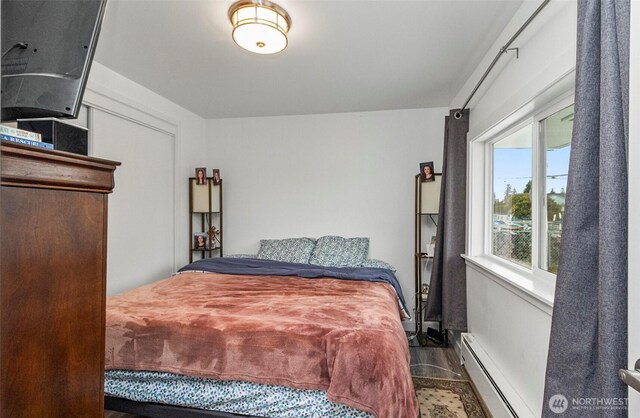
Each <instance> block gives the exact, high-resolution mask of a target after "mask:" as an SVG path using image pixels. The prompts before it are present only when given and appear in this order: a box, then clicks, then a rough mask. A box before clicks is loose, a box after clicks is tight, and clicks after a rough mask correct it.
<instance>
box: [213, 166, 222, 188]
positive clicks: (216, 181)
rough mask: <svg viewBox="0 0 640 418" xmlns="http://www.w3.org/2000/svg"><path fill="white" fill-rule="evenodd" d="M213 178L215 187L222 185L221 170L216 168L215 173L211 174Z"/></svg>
mask: <svg viewBox="0 0 640 418" xmlns="http://www.w3.org/2000/svg"><path fill="white" fill-rule="evenodd" d="M211 178H212V179H213V185H214V186H219V185H220V169H218V168H214V169H213V173H212V174H211Z"/></svg>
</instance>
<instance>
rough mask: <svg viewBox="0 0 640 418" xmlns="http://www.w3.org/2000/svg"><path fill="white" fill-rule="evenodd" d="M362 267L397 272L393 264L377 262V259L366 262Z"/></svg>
mask: <svg viewBox="0 0 640 418" xmlns="http://www.w3.org/2000/svg"><path fill="white" fill-rule="evenodd" d="M361 267H374V268H377V269H387V270H391V271H392V272H394V273H395V272H396V268H395V267H393V266H392V265H391V264H389V263H386V262H384V261H382V260H376V259H375V258H372V259H368V260H364V263H362V266H361Z"/></svg>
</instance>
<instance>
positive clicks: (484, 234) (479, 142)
mask: <svg viewBox="0 0 640 418" xmlns="http://www.w3.org/2000/svg"><path fill="white" fill-rule="evenodd" d="M572 81H573V80H572V79H571V78H570V77H567V78H566V79H564V80H561V82H559V83H558V84H557V85H555V86H552V88H550V89H548V90H547V91H544V92H542V93H541V94H540V95H539V96H538V97H536V98H534V99H533V100H531V101H530V102H528V103H526V104H524V105H523V106H521V107H520V108H518V109H517V110H516V111H514V112H513V113H511V114H510V115H508V116H507V117H505V118H504V119H502V120H501V121H500V122H498V123H496V124H495V125H494V126H492V127H490V128H489V129H487V130H485V131H484V132H482V133H480V134H479V135H477V136H476V137H475V138H473V139H472V140H470V141H469V162H468V173H469V174H468V175H469V176H470V180H469V181H468V182H467V183H468V185H467V187H468V194H467V196H468V207H467V208H468V214H467V220H468V241H467V253H466V254H465V255H464V258H465V260H466V261H467V263H470V264H471V265H476V266H479V267H481V268H482V269H483V270H485V271H487V272H493V275H494V279H497V280H498V281H500V282H507V283H508V284H509V285H510V286H511V287H514V288H516V289H517V290H518V293H519V294H522V295H524V296H526V297H525V298H526V299H530V300H531V301H532V302H534V303H536V304H537V303H540V302H542V303H543V305H545V306H547V307H551V306H553V298H554V293H555V282H556V280H555V278H556V275H555V274H553V273H550V272H548V271H546V270H543V269H542V268H541V265H542V264H541V262H540V257H541V256H543V255H544V250H543V249H542V248H541V247H542V246H544V245H546V244H545V242H543V241H542V240H541V237H542V236H541V232H542V231H541V226H542V222H543V216H544V213H546V212H545V211H546V206H547V204H546V198H544V196H543V194H545V193H544V192H545V190H544V189H545V185H546V182H545V181H544V179H542V178H540V176H542V175H544V176H546V155H545V152H546V148H545V142H546V140H545V138H544V137H543V132H542V129H541V122H542V120H544V119H545V118H547V117H549V116H551V115H553V114H554V113H556V112H557V111H559V110H562V109H564V108H565V107H567V106H570V105H571V104H573V103H574V102H575V96H574V85H573V82H572ZM528 124H531V125H532V134H531V135H532V136H531V146H532V152H531V154H532V161H531V175H532V184H531V190H532V196H531V205H532V214H531V215H532V218H531V228H532V237H531V238H532V248H531V251H532V253H531V258H532V263H531V268H528V267H525V266H521V265H518V264H516V263H514V262H511V261H509V260H507V259H504V258H501V257H498V256H496V255H493V254H492V231H493V229H492V227H493V144H495V143H496V142H498V141H500V140H501V139H504V138H505V137H506V136H508V135H509V134H511V133H513V132H516V131H517V130H519V129H522V128H523V127H525V126H526V125H528ZM474 176H480V177H481V178H480V179H477V178H476V179H474V178H473V177H474ZM480 184H481V185H482V188H481V189H479V188H478V189H477V190H473V187H474V185H480ZM480 190H482V191H480ZM545 196H546V194H545ZM541 197H542V199H541Z"/></svg>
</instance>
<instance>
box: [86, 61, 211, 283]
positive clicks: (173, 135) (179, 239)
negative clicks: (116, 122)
mask: <svg viewBox="0 0 640 418" xmlns="http://www.w3.org/2000/svg"><path fill="white" fill-rule="evenodd" d="M84 103H85V104H86V105H87V106H89V108H94V109H99V111H100V112H104V113H107V114H109V115H111V116H114V117H117V118H119V119H121V120H123V121H127V122H132V123H131V126H132V129H131V131H130V136H129V137H127V138H122V135H119V138H117V139H115V138H114V139H111V138H110V137H109V135H108V127H104V128H103V129H101V130H100V131H101V132H106V133H107V134H100V135H97V136H95V137H93V136H91V141H92V143H91V144H90V153H91V154H92V155H94V156H96V157H107V156H105V155H100V154H99V150H101V149H103V150H104V149H109V150H110V151H109V155H108V158H110V159H114V160H122V161H125V163H126V161H128V160H131V158H130V157H131V155H130V153H131V152H132V150H134V149H137V150H138V151H137V152H138V153H142V154H144V147H147V148H149V150H150V154H151V153H153V152H152V151H151V146H153V144H152V143H149V142H148V141H149V137H145V138H143V137H142V136H141V135H137V134H136V132H137V131H136V129H137V128H136V129H134V127H138V128H140V127H145V128H148V129H150V130H157V131H158V132H159V133H161V134H162V135H159V137H160V138H166V137H167V136H168V137H170V139H169V141H171V145H170V147H171V148H172V154H173V156H172V159H169V160H164V161H165V164H163V166H161V167H162V168H161V169H162V170H166V172H165V173H163V175H162V176H158V178H165V179H167V178H168V179H169V180H168V181H166V180H165V182H167V183H169V184H166V185H164V186H165V187H166V188H169V189H172V190H174V192H172V193H173V194H174V197H173V199H171V200H172V201H171V202H169V203H166V204H171V205H173V206H174V210H173V211H168V210H164V211H163V213H165V214H167V213H172V215H171V216H170V217H169V216H168V215H165V216H164V217H165V218H166V219H163V220H162V221H161V222H163V223H164V225H163V226H162V227H161V228H158V229H150V228H148V227H146V226H141V225H137V224H136V223H135V222H131V219H130V217H129V216H126V215H119V217H117V218H114V217H110V219H109V222H110V225H109V228H110V230H111V229H113V228H115V227H118V229H119V233H118V234H117V239H118V241H120V242H110V246H118V245H119V244H124V243H127V242H144V243H147V244H145V245H148V246H150V247H153V245H154V242H162V243H165V244H166V243H167V242H169V243H170V245H171V247H172V250H171V254H167V251H164V250H163V251H158V252H154V251H147V252H145V254H144V257H139V258H140V259H139V260H137V262H139V263H143V264H146V265H147V266H148V268H149V270H148V271H149V272H150V273H149V274H147V275H145V274H140V275H136V276H135V277H124V276H123V275H122V273H121V272H123V271H127V268H128V267H130V266H128V265H123V264H128V263H131V260H124V259H122V258H121V257H115V258H114V257H111V258H109V261H108V265H111V266H112V268H111V269H109V268H108V269H107V287H108V291H109V293H110V294H113V293H119V292H121V291H124V290H127V289H129V288H133V287H137V286H140V285H142V284H144V283H148V282H151V281H154V280H157V279H160V278H161V277H157V274H154V273H155V272H159V271H161V272H167V273H170V272H172V271H174V270H175V269H176V268H179V267H181V266H182V265H184V264H186V263H187V262H188V255H189V253H188V248H189V245H190V237H189V224H188V220H189V217H188V189H187V178H188V177H189V176H193V167H196V166H205V165H207V162H208V158H207V153H206V152H204V150H205V142H206V138H205V135H204V133H205V127H206V121H205V120H204V119H203V118H201V117H200V116H197V115H195V114H193V113H191V112H189V111H188V110H186V109H184V108H182V107H180V106H178V105H176V104H174V103H172V102H170V101H169V100H167V99H165V98H163V97H161V96H159V95H157V94H156V93H154V92H152V91H150V90H148V89H146V88H144V87H142V86H140V85H139V84H136V83H134V82H132V81H131V80H128V79H127V78H125V77H123V76H121V75H119V74H117V73H115V72H114V71H111V70H110V69H109V68H107V67H105V66H103V65H101V64H100V63H97V62H94V63H93V65H92V68H91V73H90V76H89V81H88V85H87V90H86V92H85V97H84ZM89 119H91V117H90V118H89ZM90 128H91V126H90ZM118 133H119V132H118ZM113 134H114V135H115V134H116V132H115V130H114V132H113ZM90 135H91V134H90ZM125 135H126V134H125ZM116 140H117V141H119V142H120V143H122V144H124V143H126V142H127V141H131V146H126V147H125V146H122V147H113V146H110V145H113V144H108V143H106V142H109V141H116ZM163 140H164V139H163ZM167 146H168V145H167V144H162V147H163V149H165V148H166V147H167ZM93 150H96V153H94V152H91V151H93ZM165 154H167V153H165ZM126 171H127V170H121V173H125V172H126ZM130 172H132V173H136V171H135V170H133V171H130ZM167 172H169V173H171V174H170V176H169V177H167ZM118 181H120V182H123V181H126V182H127V183H128V184H127V187H129V188H131V187H133V186H134V185H132V184H130V182H145V184H148V178H146V177H144V176H143V177H141V176H137V175H132V176H127V177H126V178H122V176H121V175H120V174H119V173H118V172H116V185H115V189H114V197H115V196H116V195H117V193H118V190H119V187H118V186H119V184H118ZM121 186H122V185H121ZM140 186H141V185H139V184H137V185H135V187H134V188H135V189H136V190H140V195H139V196H136V198H135V200H132V201H131V202H128V203H129V204H130V205H132V206H133V205H144V204H145V202H149V201H156V200H157V199H156V198H155V196H150V195H149V194H150V193H153V188H152V187H149V188H146V187H144V185H142V187H140ZM148 209H149V210H153V208H151V207H149V208H148ZM165 209H166V208H165ZM174 214H175V215H174ZM167 224H168V225H171V227H170V228H166V225H167ZM123 225H126V228H123V227H122V226H123ZM122 231H124V232H122ZM158 231H161V232H158ZM121 232H122V233H121ZM112 235H116V234H115V233H114V234H112ZM111 238H114V237H112V236H110V237H109V239H111ZM161 247H162V248H165V247H166V245H164V246H161ZM114 266H115V267H114ZM110 270H111V271H110ZM118 272H120V273H118ZM111 273H116V275H114V274H111Z"/></svg>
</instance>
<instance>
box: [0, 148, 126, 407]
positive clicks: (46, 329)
mask: <svg viewBox="0 0 640 418" xmlns="http://www.w3.org/2000/svg"><path fill="white" fill-rule="evenodd" d="M0 147H1V157H0V173H1V181H2V186H1V187H2V189H1V193H0V208H1V209H0V240H1V245H0V246H1V250H0V417H7V418H9V417H10V418H20V417H34V418H35V417H38V418H40V417H42V418H44V417H47V418H54V417H61V418H62V417H64V418H67V417H87V418H93V417H102V416H103V402H104V401H103V385H104V383H103V382H104V376H103V373H104V372H103V370H104V332H105V331H104V318H105V297H106V295H105V288H106V257H107V241H106V240H107V196H108V194H109V193H111V191H112V190H113V187H114V180H113V177H114V170H115V169H116V166H118V165H120V164H119V163H116V162H113V161H107V160H100V159H96V158H88V157H83V156H77V155H74V154H69V153H63V152H56V151H48V150H40V149H37V148H31V147H26V146H21V145H16V144H5V143H3V144H2V145H0Z"/></svg>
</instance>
